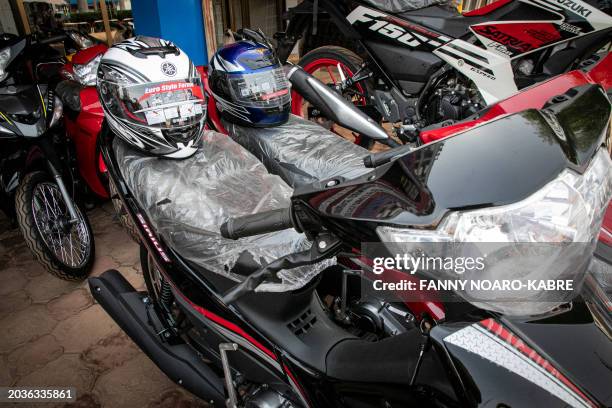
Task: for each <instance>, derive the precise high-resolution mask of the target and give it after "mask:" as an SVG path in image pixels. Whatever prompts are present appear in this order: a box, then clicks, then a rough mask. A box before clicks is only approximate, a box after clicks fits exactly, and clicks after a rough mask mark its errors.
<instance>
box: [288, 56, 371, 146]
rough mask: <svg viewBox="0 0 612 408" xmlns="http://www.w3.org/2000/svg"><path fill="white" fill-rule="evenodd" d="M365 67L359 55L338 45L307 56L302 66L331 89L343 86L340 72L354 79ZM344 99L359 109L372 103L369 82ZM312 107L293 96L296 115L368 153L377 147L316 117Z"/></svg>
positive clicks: (302, 99) (345, 92)
mask: <svg viewBox="0 0 612 408" xmlns="http://www.w3.org/2000/svg"><path fill="white" fill-rule="evenodd" d="M362 64H363V60H362V59H361V58H360V57H359V56H358V55H357V54H355V53H354V52H352V51H349V50H347V49H346V48H342V47H338V46H335V45H326V46H324V47H319V48H316V49H314V50H312V51H310V52H308V53H307V54H306V55H304V56H303V57H302V58H301V59H300V61H299V62H298V65H300V66H301V67H302V68H304V71H306V72H308V73H309V74H310V75H313V76H314V77H316V78H317V79H318V80H320V81H321V82H323V83H325V84H327V85H329V86H334V85H337V84H338V83H339V82H340V80H341V75H340V71H342V73H343V75H344V76H345V77H346V78H350V77H352V76H353V75H354V74H355V73H356V72H357V71H358V70H359V69H360V68H361V65H362ZM342 96H344V97H345V98H346V99H348V100H349V101H351V102H352V103H354V104H355V105H358V106H359V105H366V104H367V103H368V99H369V97H370V93H369V90H368V86H367V84H366V82H365V81H362V82H360V83H357V84H355V85H353V86H352V87H350V88H348V89H346V90H345V91H344V92H343V95H342ZM309 107H310V106H309V104H308V102H306V101H304V98H302V96H301V95H300V94H298V93H297V92H295V91H294V92H293V93H292V94H291V112H292V113H293V114H294V115H297V116H302V117H303V118H306V119H309V120H313V121H316V122H318V123H320V124H321V125H323V126H324V127H326V128H328V129H329V130H331V131H333V132H335V133H337V134H338V135H340V136H342V137H344V138H346V139H349V140H352V141H353V142H355V144H358V145H359V146H361V147H365V148H366V149H371V148H372V147H373V145H374V141H373V140H372V139H370V138H368V137H365V136H362V135H357V134H355V133H353V132H352V131H350V130H348V129H345V128H343V127H341V126H339V125H338V124H335V123H331V122H330V121H329V120H327V119H322V118H315V117H312V116H311V112H312V110H311V109H309Z"/></svg>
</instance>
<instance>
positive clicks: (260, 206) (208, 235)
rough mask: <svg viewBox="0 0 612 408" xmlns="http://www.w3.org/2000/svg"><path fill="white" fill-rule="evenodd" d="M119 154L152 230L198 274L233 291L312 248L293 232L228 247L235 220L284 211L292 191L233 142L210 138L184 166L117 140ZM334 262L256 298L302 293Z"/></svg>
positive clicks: (287, 275)
mask: <svg viewBox="0 0 612 408" xmlns="http://www.w3.org/2000/svg"><path fill="white" fill-rule="evenodd" d="M113 150H114V153H115V156H116V159H117V163H118V166H119V168H120V170H121V173H122V175H123V178H124V180H125V183H126V184H127V187H128V189H129V191H130V192H131V194H132V195H133V196H134V198H135V200H136V201H137V203H138V204H139V206H140V208H141V209H142V211H143V212H144V213H145V214H146V215H147V217H148V219H149V222H150V224H152V226H153V230H154V231H155V232H156V233H157V234H158V235H159V236H161V238H162V239H163V242H164V243H165V244H166V245H168V246H169V247H170V248H171V249H172V250H173V251H174V252H176V253H177V254H179V255H180V256H181V258H183V259H184V260H186V261H187V262H188V263H190V264H196V265H198V268H194V269H196V272H198V273H204V274H206V273H207V274H209V275H210V274H216V275H219V276H222V277H223V278H226V279H228V280H230V281H232V282H233V283H234V284H235V283H236V282H240V281H242V280H244V277H245V275H248V274H249V273H252V272H253V271H254V270H256V269H258V268H259V267H261V266H263V265H265V264H267V263H269V262H271V261H272V260H275V259H277V258H279V257H281V256H284V255H287V254H290V253H294V252H298V251H302V250H306V249H307V248H309V247H310V245H311V243H310V241H308V240H307V239H306V237H305V236H304V235H303V234H299V233H297V232H296V231H295V230H293V229H289V230H284V231H279V232H274V233H269V234H263V235H257V236H253V237H247V238H242V239H239V240H230V239H226V238H223V237H222V236H221V234H220V226H221V224H223V222H225V221H226V220H227V219H228V218H230V217H239V216H242V215H246V214H253V213H256V212H261V211H267V210H273V209H277V208H286V207H288V206H289V204H290V197H291V194H292V190H291V188H290V187H289V186H287V184H285V183H284V182H283V181H282V180H281V179H280V178H279V177H278V176H275V175H272V174H270V173H268V171H267V170H266V169H265V167H264V166H263V165H262V164H261V163H260V162H259V161H258V160H257V159H256V158H255V157H253V155H252V154H250V153H249V152H248V151H247V150H246V149H245V148H243V147H242V146H240V145H239V144H237V143H236V142H234V141H232V139H230V138H229V137H227V136H225V135H222V134H220V133H216V132H212V131H209V132H205V134H204V135H203V137H202V142H201V145H200V146H199V149H198V150H197V151H196V153H195V154H194V155H193V156H191V157H189V158H187V159H182V160H174V159H165V158H159V157H154V156H150V155H146V154H144V153H142V152H140V151H136V150H135V149H133V148H130V147H129V146H128V145H127V144H126V143H125V142H123V141H122V140H120V139H119V138H115V140H114V142H113ZM332 263H333V261H331V260H328V261H324V262H321V263H320V264H317V265H313V266H310V267H300V268H294V269H290V270H286V271H281V272H280V273H279V278H280V282H276V283H264V284H263V285H260V287H259V288H258V290H262V291H266V290H272V291H284V290H295V289H299V288H301V287H302V286H304V285H305V284H307V283H308V282H309V281H310V280H311V279H312V278H314V277H315V276H316V275H317V274H318V273H319V272H320V271H321V270H323V269H324V268H325V267H327V266H329V265H330V264H332Z"/></svg>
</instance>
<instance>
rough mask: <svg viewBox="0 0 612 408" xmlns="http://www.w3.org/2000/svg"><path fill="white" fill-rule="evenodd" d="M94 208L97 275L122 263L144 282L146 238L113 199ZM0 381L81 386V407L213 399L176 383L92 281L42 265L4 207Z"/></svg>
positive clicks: (133, 279) (134, 279)
mask: <svg viewBox="0 0 612 408" xmlns="http://www.w3.org/2000/svg"><path fill="white" fill-rule="evenodd" d="M0 214H1V213H0ZM88 215H89V219H90V222H91V224H92V228H93V232H94V236H95V240H96V260H95V264H94V268H93V271H92V273H91V275H92V276H96V275H99V274H101V273H102V272H104V271H106V270H107V269H109V268H115V269H117V270H119V271H120V272H122V273H123V275H124V276H125V277H126V278H127V279H128V281H130V283H131V284H132V285H134V287H136V288H139V289H144V282H143V279H142V274H141V271H140V261H139V257H138V246H137V245H136V243H134V242H133V241H132V240H131V239H130V238H129V237H128V235H127V234H126V233H125V232H124V231H123V230H122V228H121V226H120V225H119V223H118V222H117V220H116V219H115V218H114V215H113V208H112V205H111V204H110V203H107V204H105V205H103V206H101V207H98V208H95V209H94V210H92V211H90V212H89V214H88ZM0 386H72V387H76V389H77V403H76V404H69V405H68V404H67V405H65V406H70V407H79V408H81V407H83V408H84V407H113V408H116V407H130V408H134V407H150V408H161V407H168V408H169V407H180V408H189V407H200V406H205V405H204V404H203V403H202V402H201V401H199V400H197V399H196V398H195V397H193V396H192V395H191V394H189V393H188V392H187V391H184V390H182V389H181V388H179V387H177V386H176V385H175V384H174V383H172V382H171V381H170V380H169V379H168V378H167V377H166V376H165V375H164V374H163V373H162V372H161V371H160V370H159V369H158V368H157V367H156V366H155V365H154V364H153V363H152V362H151V361H150V360H149V359H148V358H147V356H146V355H144V354H143V353H142V352H141V351H140V350H139V349H138V348H137V347H136V345H135V344H134V343H133V342H132V341H131V340H130V339H129V338H128V337H127V336H126V335H125V334H124V333H123V332H122V331H121V330H120V329H119V327H118V326H117V325H116V324H115V322H113V321H112V320H111V319H110V318H109V317H108V315H107V314H106V313H105V312H104V310H102V308H101V307H100V306H99V305H97V304H95V303H94V300H93V298H92V297H91V295H90V293H89V289H88V287H87V282H86V281H84V282H80V283H74V282H65V281H62V280H60V279H58V278H55V277H54V276H52V275H51V274H49V273H47V272H46V271H45V270H44V269H43V268H42V267H41V266H39V265H38V263H36V262H35V261H34V260H33V257H32V255H31V253H30V252H29V250H28V248H27V247H26V245H25V242H24V241H23V239H22V238H21V235H20V233H19V229H10V228H9V223H8V220H7V219H6V218H2V216H1V215H0ZM0 406H10V405H9V404H2V403H0ZM15 406H16V407H26V406H27V407H30V406H33V405H32V404H31V403H19V404H15ZM40 406H44V407H58V406H64V405H63V404H52V403H45V404H40Z"/></svg>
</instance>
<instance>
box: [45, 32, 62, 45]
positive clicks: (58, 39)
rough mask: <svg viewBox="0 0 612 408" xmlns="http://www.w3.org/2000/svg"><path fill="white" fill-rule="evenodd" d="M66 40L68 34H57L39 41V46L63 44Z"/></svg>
mask: <svg viewBox="0 0 612 408" xmlns="http://www.w3.org/2000/svg"><path fill="white" fill-rule="evenodd" d="M66 38H68V36H67V35H66V34H57V35H54V36H51V37H48V38H43V39H42V40H38V44H41V45H45V44H53V43H56V42H62V41H64V40H66Z"/></svg>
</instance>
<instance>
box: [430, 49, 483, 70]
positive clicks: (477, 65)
mask: <svg viewBox="0 0 612 408" xmlns="http://www.w3.org/2000/svg"><path fill="white" fill-rule="evenodd" d="M437 51H438V52H439V53H442V54H445V55H448V56H449V57H452V58H455V59H457V60H463V62H465V63H466V64H468V65H470V66H472V67H474V68H477V69H479V70H481V71H483V72H486V73H487V74H489V75H493V76H495V74H493V71H491V70H490V69H489V68H486V67H483V66H482V65H480V64H477V63H476V62H474V61H471V60H469V59H466V58H465V57H463V56H461V55H457V54H455V53H453V52H450V51H449V50H447V49H445V48H444V47H442V48H438V49H437Z"/></svg>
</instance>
